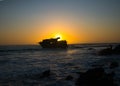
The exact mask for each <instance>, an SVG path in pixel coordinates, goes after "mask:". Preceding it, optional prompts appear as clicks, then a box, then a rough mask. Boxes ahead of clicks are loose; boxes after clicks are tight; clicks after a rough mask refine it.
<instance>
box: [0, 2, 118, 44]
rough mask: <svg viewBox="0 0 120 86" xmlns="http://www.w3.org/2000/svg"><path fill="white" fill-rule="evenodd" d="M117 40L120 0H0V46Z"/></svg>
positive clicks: (113, 41)
mask: <svg viewBox="0 0 120 86" xmlns="http://www.w3.org/2000/svg"><path fill="white" fill-rule="evenodd" d="M56 35H59V36H60V37H61V38H62V40H67V41H68V43H69V44H72V43H120V38H119V37H120V0H0V45H9V44H13V45H14V44H37V43H38V42H39V41H41V40H43V39H46V38H52V37H56Z"/></svg>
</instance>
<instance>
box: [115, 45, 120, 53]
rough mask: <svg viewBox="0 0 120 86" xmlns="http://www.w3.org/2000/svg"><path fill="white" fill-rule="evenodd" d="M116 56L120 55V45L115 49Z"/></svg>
mask: <svg viewBox="0 0 120 86" xmlns="http://www.w3.org/2000/svg"><path fill="white" fill-rule="evenodd" d="M113 51H114V53H115V54H120V45H117V46H116V47H115V48H114V49H113Z"/></svg>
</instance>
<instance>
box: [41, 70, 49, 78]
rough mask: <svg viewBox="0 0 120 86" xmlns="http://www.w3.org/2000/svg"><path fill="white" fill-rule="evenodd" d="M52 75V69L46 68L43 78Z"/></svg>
mask: <svg viewBox="0 0 120 86" xmlns="http://www.w3.org/2000/svg"><path fill="white" fill-rule="evenodd" d="M49 76H50V70H46V71H44V72H43V73H42V75H41V78H45V77H49Z"/></svg>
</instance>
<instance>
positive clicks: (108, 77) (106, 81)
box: [75, 68, 116, 86]
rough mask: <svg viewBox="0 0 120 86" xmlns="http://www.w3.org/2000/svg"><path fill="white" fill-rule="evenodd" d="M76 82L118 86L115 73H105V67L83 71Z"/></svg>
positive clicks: (92, 85) (77, 83)
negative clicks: (115, 81) (114, 77)
mask: <svg viewBox="0 0 120 86" xmlns="http://www.w3.org/2000/svg"><path fill="white" fill-rule="evenodd" d="M75 84H76V86H116V85H115V84H114V79H113V74H107V73H105V71H104V69H103V68H94V69H89V70H88V71H86V72H85V73H81V74H80V76H79V78H78V79H77V80H76V82H75Z"/></svg>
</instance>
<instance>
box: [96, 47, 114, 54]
mask: <svg viewBox="0 0 120 86" xmlns="http://www.w3.org/2000/svg"><path fill="white" fill-rule="evenodd" d="M98 54H99V55H111V54H113V50H112V49H111V48H106V49H103V50H101V51H99V52H98Z"/></svg>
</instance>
